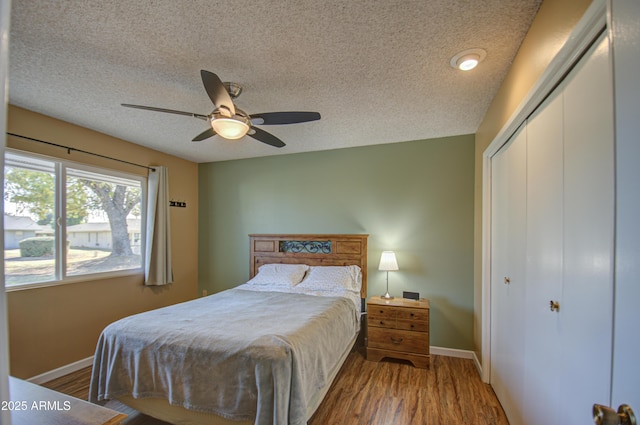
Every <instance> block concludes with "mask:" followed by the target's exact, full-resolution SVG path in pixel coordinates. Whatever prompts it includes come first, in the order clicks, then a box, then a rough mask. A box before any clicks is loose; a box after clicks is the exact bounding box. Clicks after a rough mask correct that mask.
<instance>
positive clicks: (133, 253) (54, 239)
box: [4, 152, 143, 286]
mask: <svg viewBox="0 0 640 425" xmlns="http://www.w3.org/2000/svg"><path fill="white" fill-rule="evenodd" d="M4 171H5V174H4V178H5V181H4V209H5V215H4V229H5V230H4V239H5V247H4V252H5V261H4V266H5V283H6V285H7V286H11V285H20V284H31V283H40V282H50V281H57V280H62V279H64V278H65V277H67V276H77V275H86V274H92V273H102V272H109V271H117V270H127V269H139V268H140V267H142V257H141V246H142V245H141V244H142V240H141V239H142V234H143V232H142V228H143V223H142V219H141V218H142V217H141V214H142V202H141V200H142V181H143V180H142V179H139V178H137V177H135V176H123V175H122V174H119V173H111V172H108V171H101V172H96V171H95V170H94V169H89V168H84V167H80V166H78V165H77V164H73V165H71V164H67V163H64V162H59V161H54V160H49V159H43V158H40V157H31V156H26V155H21V154H16V153H13V152H8V153H6V155H5V170H4Z"/></svg>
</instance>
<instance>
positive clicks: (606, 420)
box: [593, 404, 637, 425]
mask: <svg viewBox="0 0 640 425" xmlns="http://www.w3.org/2000/svg"><path fill="white" fill-rule="evenodd" d="M593 422H594V423H595V424H596V425H637V421H636V415H635V414H634V413H633V410H631V407H629V406H628V405H626V404H621V405H620V407H618V412H616V411H615V410H613V409H612V408H610V407H609V406H603V405H601V404H594V405H593Z"/></svg>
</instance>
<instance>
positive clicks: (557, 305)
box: [549, 300, 560, 311]
mask: <svg viewBox="0 0 640 425" xmlns="http://www.w3.org/2000/svg"><path fill="white" fill-rule="evenodd" d="M549 308H551V311H560V303H559V302H558V301H553V300H551V301H549Z"/></svg>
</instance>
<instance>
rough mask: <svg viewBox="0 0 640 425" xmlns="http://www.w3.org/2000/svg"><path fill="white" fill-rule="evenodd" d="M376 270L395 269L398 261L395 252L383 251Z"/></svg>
mask: <svg viewBox="0 0 640 425" xmlns="http://www.w3.org/2000/svg"><path fill="white" fill-rule="evenodd" d="M378 270H381V271H395V270H399V269H398V261H397V260H396V254H395V253H394V252H393V251H383V252H382V255H381V256H380V265H379V266H378Z"/></svg>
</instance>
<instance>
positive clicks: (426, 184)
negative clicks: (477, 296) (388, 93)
mask: <svg viewBox="0 0 640 425" xmlns="http://www.w3.org/2000/svg"><path fill="white" fill-rule="evenodd" d="M473 179H474V136H473V135H465V136H455V137H447V138H442V139H431V140H422V141H414V142H404V143H393V144H385V145H375V146H365V147H357V148H349V149H339V150H331V151H320V152H312V153H302V154H291V155H277V156H271V157H263V158H254V159H244V160H236V161H225V162H215V163H208V164H200V166H199V214H198V217H199V223H198V228H199V242H198V247H199V261H198V265H199V270H198V275H199V286H200V292H202V290H203V289H206V290H207V292H208V293H210V294H211V293H214V292H218V291H221V290H224V289H227V288H230V287H233V286H236V285H238V284H241V283H244V282H246V281H247V280H248V277H249V238H248V235H249V234H250V233H366V234H369V259H368V262H369V295H370V296H371V295H378V294H382V293H384V290H385V284H386V283H385V282H386V281H385V276H386V275H385V273H384V272H379V271H377V267H378V262H379V260H380V253H381V252H382V251H383V250H393V251H395V252H396V256H397V259H398V265H399V267H400V270H399V271H398V272H391V273H389V289H390V292H391V293H392V294H393V295H396V296H402V291H403V290H409V291H417V292H420V295H421V296H422V297H426V298H429V299H430V300H431V345H435V346H440V347H448V348H458V349H465V350H472V349H473V190H474V180H473Z"/></svg>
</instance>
